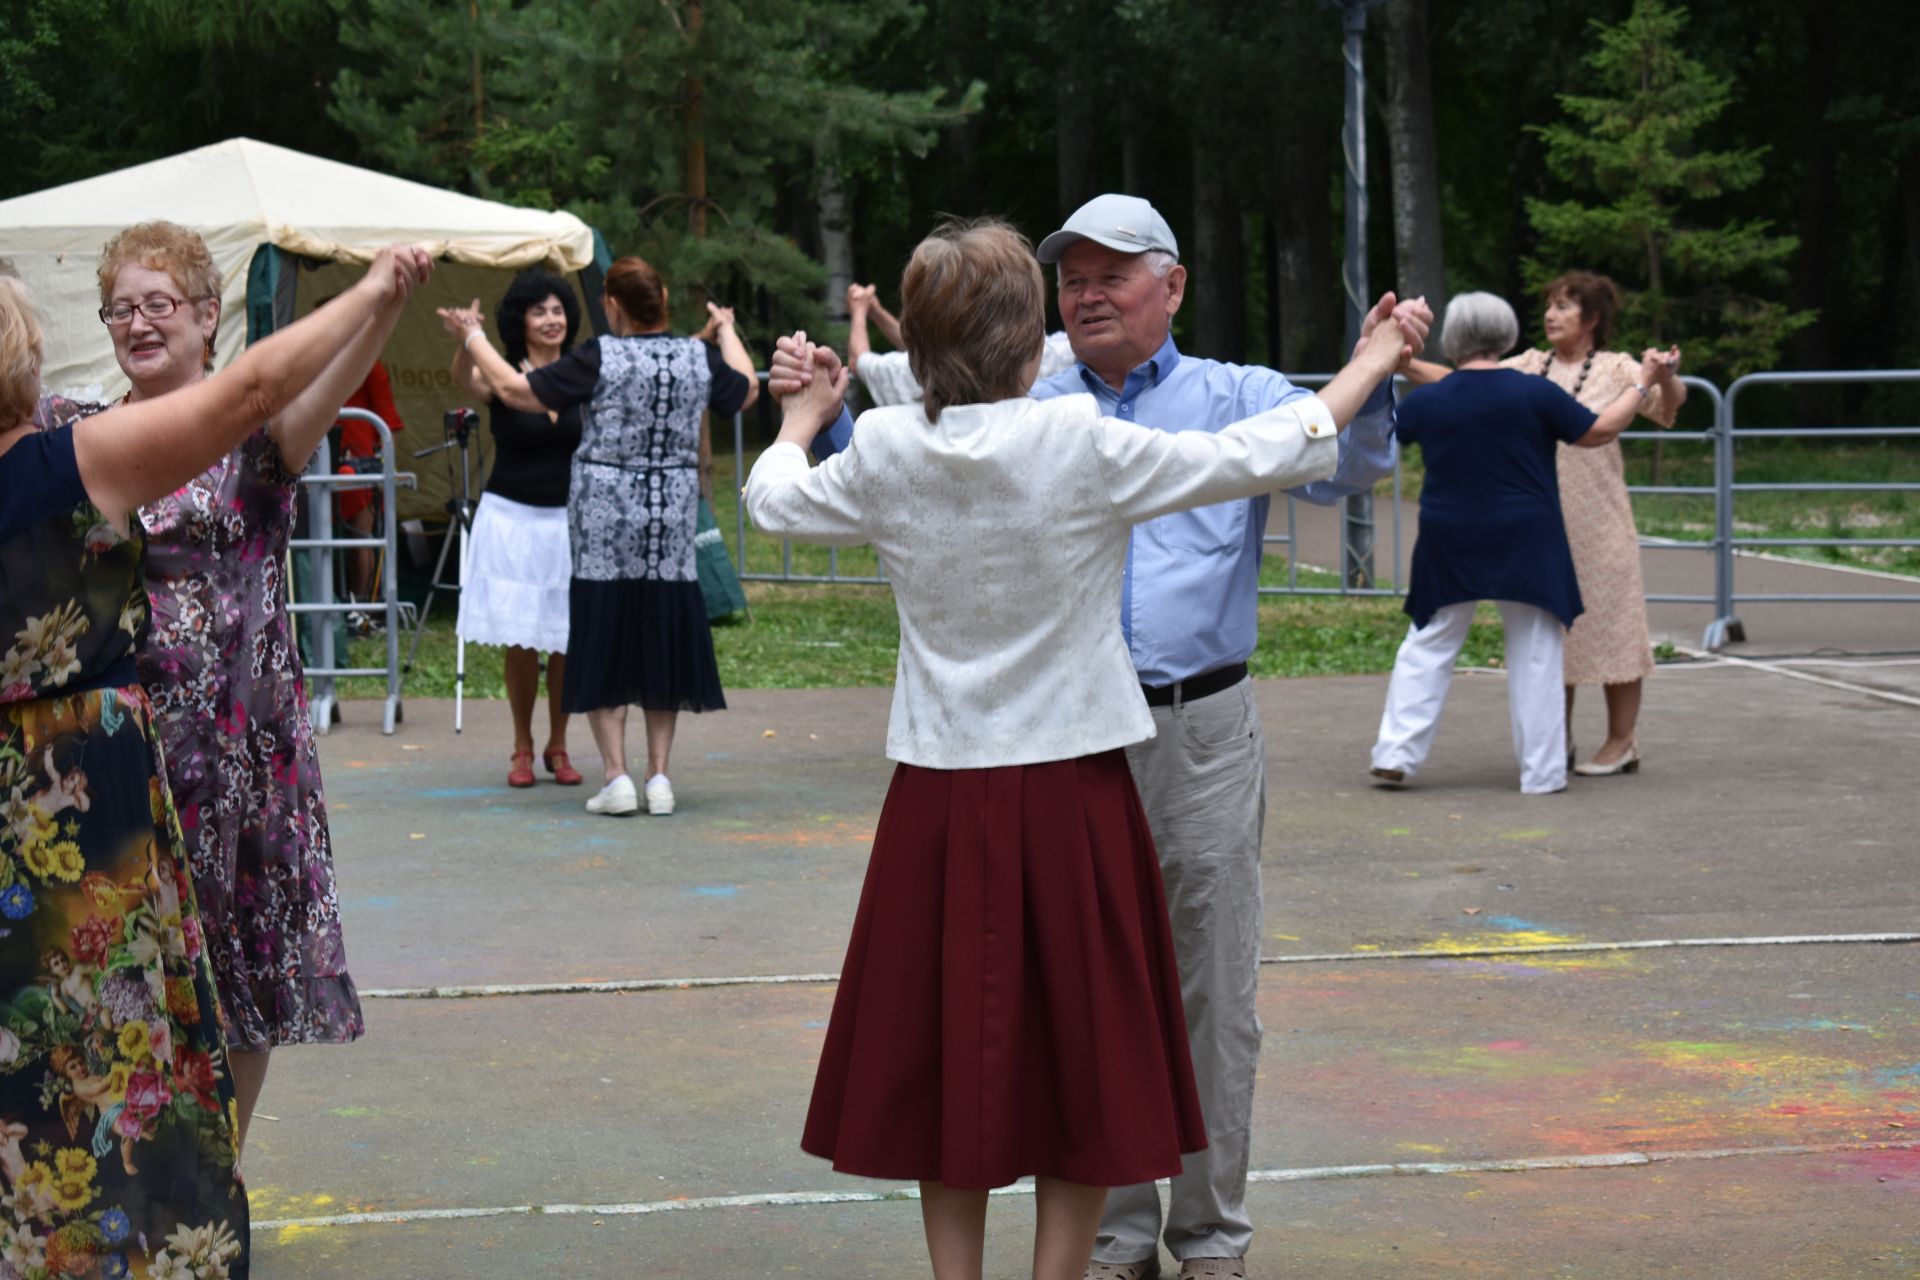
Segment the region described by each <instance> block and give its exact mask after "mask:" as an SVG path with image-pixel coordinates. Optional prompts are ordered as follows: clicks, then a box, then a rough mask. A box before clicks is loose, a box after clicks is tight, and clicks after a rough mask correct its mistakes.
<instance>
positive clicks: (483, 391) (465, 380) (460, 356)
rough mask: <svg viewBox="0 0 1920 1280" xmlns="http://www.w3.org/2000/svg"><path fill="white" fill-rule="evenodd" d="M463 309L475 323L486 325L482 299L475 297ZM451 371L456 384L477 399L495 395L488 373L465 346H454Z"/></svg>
mask: <svg viewBox="0 0 1920 1280" xmlns="http://www.w3.org/2000/svg"><path fill="white" fill-rule="evenodd" d="M462 310H464V311H465V312H467V313H468V314H470V315H471V316H472V317H473V323H474V324H476V325H480V326H482V327H484V326H485V324H486V317H485V316H484V315H482V314H481V311H480V299H478V298H475V299H474V300H473V304H472V305H471V306H468V307H465V308H462ZM450 372H451V373H452V374H453V382H454V385H455V386H458V387H465V388H466V389H467V390H468V391H470V392H472V393H473V396H474V398H475V399H477V400H483V401H484V400H486V399H488V398H489V397H491V396H492V395H493V388H492V387H490V386H488V385H487V379H486V375H484V374H482V373H481V372H480V370H479V368H478V367H477V366H476V365H475V364H474V363H473V357H472V356H470V355H468V354H467V349H466V348H465V347H455V348H454V351H453V365H452V367H451V369H450Z"/></svg>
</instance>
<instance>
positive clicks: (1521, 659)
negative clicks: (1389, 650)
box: [1373, 600, 1567, 795]
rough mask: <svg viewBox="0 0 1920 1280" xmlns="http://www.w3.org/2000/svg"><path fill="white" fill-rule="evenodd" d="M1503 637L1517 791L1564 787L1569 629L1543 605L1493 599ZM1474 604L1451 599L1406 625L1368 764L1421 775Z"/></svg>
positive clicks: (1543, 791) (1534, 792)
mask: <svg viewBox="0 0 1920 1280" xmlns="http://www.w3.org/2000/svg"><path fill="white" fill-rule="evenodd" d="M1494 604H1495V605H1496V606H1498V608H1499V610H1500V622H1501V625H1502V626H1503V627H1504V628H1505V630H1506V637H1507V710H1508V713H1509V714H1510V715H1511V716H1512V718H1513V754H1514V756H1515V758H1516V759H1518V760H1519V762H1520V790H1522V791H1524V792H1526V793H1527V794H1528V795H1545V794H1547V793H1548V792H1552V791H1559V790H1561V789H1563V788H1564V787H1565V786H1566V785H1567V705H1566V692H1565V690H1564V688H1563V687H1562V685H1561V683H1560V655H1561V652H1562V651H1563V649H1564V648H1565V645H1566V636H1567V629H1566V628H1565V627H1563V626H1561V625H1560V620H1559V619H1558V618H1556V617H1554V616H1553V615H1552V614H1550V613H1548V612H1547V611H1546V610H1545V609H1536V608H1535V607H1534V606H1532V605H1530V604H1516V603H1514V602H1513V601H1511V600H1496V601H1494ZM1473 609H1474V606H1473V604H1472V603H1470V602H1469V603H1465V604H1450V605H1448V606H1447V607H1446V608H1444V609H1440V610H1438V611H1437V612H1435V613H1434V615H1433V617H1431V618H1429V619H1428V620H1427V625H1426V626H1424V627H1409V628H1408V629H1407V638H1406V639H1405V640H1403V641H1402V642H1401V644H1400V655H1399V656H1398V657H1397V658H1395V659H1394V660H1393V679H1392V680H1391V681H1389V682H1388V684H1387V708H1386V710H1385V711H1384V712H1382V713H1381V715H1380V737H1379V740H1378V741H1376V742H1375V743H1374V744H1373V767H1374V768H1376V769H1399V770H1401V771H1402V772H1404V773H1405V774H1406V775H1407V776H1408V777H1409V778H1411V777H1412V776H1413V775H1414V774H1416V773H1418V772H1420V766H1421V765H1423V764H1425V763H1426V760H1427V752H1428V751H1430V750H1432V748H1433V735H1434V731H1435V730H1436V729H1438V728H1439V725H1440V708H1441V707H1443V706H1445V705H1446V701H1447V689H1448V687H1449V686H1451V685H1452V684H1453V662H1454V659H1455V658H1458V657H1459V656H1460V649H1461V646H1462V645H1464V644H1466V642H1467V629H1468V628H1469V627H1470V626H1472V624H1473Z"/></svg>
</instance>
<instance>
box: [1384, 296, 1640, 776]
mask: <svg viewBox="0 0 1920 1280" xmlns="http://www.w3.org/2000/svg"><path fill="white" fill-rule="evenodd" d="M1519 337H1520V323H1519V321H1518V320H1517V319H1516V318H1515V317H1514V314H1513V308H1512V307H1510V306H1508V305H1507V304H1506V302H1504V301H1503V300H1501V299H1500V298H1497V297H1495V296H1494V295H1493V294H1490V293H1464V294H1461V295H1460V296H1459V297H1457V298H1455V299H1454V300H1453V302H1452V304H1451V305H1449V306H1448V307H1447V319H1446V325H1445V333H1444V337H1443V339H1442V345H1443V346H1444V348H1445V350H1446V354H1447V358H1448V359H1450V360H1452V361H1453V362H1454V364H1455V367H1456V369H1457V370H1458V371H1459V372H1460V373H1462V374H1466V375H1468V376H1465V377H1453V378H1448V379H1446V380H1445V381H1442V382H1437V383H1434V384H1433V385H1431V386H1428V387H1424V388H1422V389H1420V390H1418V391H1415V392H1414V393H1413V394H1412V395H1410V396H1408V397H1407V398H1406V400H1405V401H1404V402H1403V403H1402V404H1401V405H1400V407H1399V411H1398V414H1397V415H1396V416H1397V425H1396V427H1395V434H1396V435H1397V436H1398V437H1399V440H1400V443H1401V444H1402V445H1403V446H1404V445H1409V444H1417V445H1419V446H1420V452H1421V456H1422V458H1423V459H1424V460H1425V463H1426V481H1425V483H1424V486H1423V488H1422V489H1421V493H1420V536H1419V540H1418V541H1417V542H1415V543H1414V548H1413V580H1412V588H1411V590H1409V591H1408V593H1407V603H1406V610H1407V614H1408V616H1409V617H1411V618H1412V619H1413V626H1412V627H1411V628H1409V629H1408V631H1407V638H1406V640H1405V641H1403V642H1402V643H1401V645H1400V654H1399V656H1398V657H1397V658H1396V659H1395V660H1394V664H1393V678H1392V681H1391V682H1390V683H1389V684H1388V686H1387V706H1386V710H1385V712H1384V713H1383V714H1382V715H1381V717H1380V736H1379V739H1378V741H1376V742H1375V743H1374V747H1373V776H1374V777H1375V778H1376V779H1378V780H1379V781H1380V782H1382V783H1384V784H1386V785H1388V786H1400V785H1403V784H1404V783H1406V782H1407V781H1408V780H1409V779H1411V778H1412V777H1413V776H1414V774H1416V773H1418V772H1419V770H1420V766H1421V765H1422V764H1424V763H1425V762H1426V758H1427V752H1428V751H1429V750H1430V749H1431V748H1432V746H1433V735H1434V731H1435V729H1436V728H1437V727H1438V725H1439V721H1440V709H1441V707H1442V706H1443V705H1445V703H1446V698H1447V688H1448V686H1449V684H1451V682H1452V679H1453V663H1454V659H1455V658H1456V657H1458V656H1459V653H1460V648H1461V646H1462V645H1464V644H1465V643H1466V639H1467V629H1468V627H1469V626H1471V624H1472V622H1473V610H1474V606H1475V605H1476V604H1478V603H1479V602H1480V601H1482V600H1491V601H1493V602H1494V603H1495V604H1496V605H1497V606H1498V607H1499V609H1500V620H1501V623H1502V625H1503V628H1504V630H1505V633H1506V653H1507V696H1508V701H1509V706H1510V710H1511V714H1512V718H1513V749H1514V755H1515V756H1516V757H1518V759H1519V762H1520V790H1522V791H1523V792H1526V793H1528V794H1530V795H1544V794H1547V793H1550V792H1554V791H1560V790H1564V789H1565V787H1566V785H1567V758H1566V757H1567V730H1566V719H1565V716H1564V714H1563V705H1562V704H1563V699H1564V697H1565V695H1564V694H1563V693H1562V691H1561V686H1560V655H1561V650H1562V645H1563V644H1564V642H1565V638H1566V629H1567V627H1568V626H1570V625H1571V624H1572V622H1573V620H1574V619H1575V618H1576V617H1578V616H1579V614H1580V611H1581V606H1580V585H1579V583H1578V582H1577V581H1576V580H1575V578H1574V571H1573V556H1572V553H1571V552H1570V551H1569V550H1568V549H1567V531H1566V526H1565V525H1564V524H1562V523H1561V519H1560V489H1559V482H1558V480H1557V479H1556V475H1555V469H1554V449H1555V447H1556V446H1557V445H1558V444H1559V443H1561V442H1563V441H1564V442H1565V443H1567V444H1570V445H1575V446H1578V447H1580V448H1589V449H1593V448H1599V447H1600V446H1602V445H1605V444H1608V443H1610V442H1611V441H1612V440H1613V438H1614V437H1615V436H1617V435H1619V434H1620V432H1621V431H1622V430H1624V429H1625V428H1626V426H1627V424H1628V423H1630V422H1631V421H1632V420H1633V415H1634V414H1635V413H1636V412H1637V411H1638V410H1639V408H1640V403H1641V401H1643V400H1644V399H1646V397H1647V394H1648V389H1649V388H1650V387H1651V386H1652V385H1653V383H1654V382H1655V380H1656V379H1657V378H1658V377H1659V375H1660V369H1661V365H1662V363H1663V362H1664V361H1665V360H1667V359H1668V358H1669V357H1668V356H1666V355H1664V354H1662V353H1660V352H1656V351H1648V352H1647V353H1645V354H1644V355H1643V356H1642V357H1641V366H1640V376H1639V378H1638V379H1637V380H1636V381H1635V383H1634V385H1633V386H1631V387H1629V388H1628V389H1627V390H1625V391H1623V392H1621V393H1620V395H1619V396H1618V397H1617V398H1616V399H1615V400H1614V401H1613V403H1611V404H1609V405H1607V406H1606V407H1605V408H1604V409H1603V410H1602V411H1601V412H1600V413H1599V414H1598V415H1596V414H1594V413H1593V411H1592V410H1589V409H1587V408H1584V407H1582V406H1581V404H1580V403H1579V402H1578V401H1577V400H1575V399H1574V398H1573V397H1572V396H1570V395H1568V394H1567V393H1566V392H1564V391H1562V390H1561V389H1560V388H1559V387H1557V386H1554V385H1553V384H1552V383H1550V382H1548V381H1547V380H1545V379H1543V378H1535V377H1529V376H1528V375H1526V374H1523V373H1518V372H1515V371H1514V370H1511V369H1502V368H1500V367H1499V364H1498V361H1499V359H1500V357H1501V356H1503V355H1505V354H1506V353H1507V352H1508V351H1509V350H1511V349H1512V347H1513V345H1514V343H1515V342H1517V341H1518V340H1519Z"/></svg>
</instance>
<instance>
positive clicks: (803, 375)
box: [767, 329, 848, 436]
mask: <svg viewBox="0 0 1920 1280" xmlns="http://www.w3.org/2000/svg"><path fill="white" fill-rule="evenodd" d="M773 346H774V350H773V361H772V364H771V366H770V369H769V372H768V375H767V390H768V391H770V392H772V393H773V396H774V398H776V399H777V400H779V401H780V416H781V425H782V428H783V430H784V429H785V428H787V427H796V428H804V429H806V430H807V431H808V434H809V436H812V435H814V434H818V433H819V431H820V430H821V428H823V427H825V426H827V425H828V424H829V423H831V422H832V421H833V420H834V419H835V418H837V417H838V416H839V415H840V410H841V407H842V406H843V404H844V403H845V401H846V396H847V381H848V377H847V370H846V368H845V367H844V366H843V365H842V364H841V363H840V357H839V356H838V355H837V354H835V352H834V350H833V348H831V347H824V346H820V345H818V344H816V343H813V342H809V341H807V333H806V330H804V329H801V330H798V331H796V332H795V333H794V334H793V335H792V336H791V337H786V338H781V339H779V340H778V341H776V342H775V343H774V344H773ZM816 374H818V375H819V376H817V377H816V376H815V375H816Z"/></svg>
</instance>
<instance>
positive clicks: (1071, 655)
mask: <svg viewBox="0 0 1920 1280" xmlns="http://www.w3.org/2000/svg"><path fill="white" fill-rule="evenodd" d="M1336 441H1337V431H1336V428H1335V427H1334V424H1333V418H1332V415H1331V414H1329V413H1328V411H1327V408H1326V406H1325V405H1323V404H1322V403H1321V402H1320V401H1319V400H1318V399H1317V398H1309V399H1304V400H1296V401H1294V402H1292V403H1290V404H1286V405H1282V406H1281V407H1279V408H1277V409H1271V410H1269V411H1267V412H1266V413H1263V414H1261V415H1260V416H1258V417H1255V418H1248V419H1247V420H1245V421H1244V422H1237V423H1235V424H1234V425H1232V426H1231V427H1228V428H1226V429H1225V430H1223V431H1219V432H1210V431H1178V432H1176V431H1156V430H1153V429H1151V428H1147V427H1141V426H1136V425H1134V424H1132V423H1127V422H1121V421H1119V420H1117V419H1114V418H1103V417H1101V416H1100V413H1099V409H1098V408H1097V406H1096V405H1095V402H1094V399H1093V397H1092V396H1089V395H1073V396H1062V397H1060V398H1058V399H1054V400H1031V399H1028V398H1026V397H1024V396H1023V397H1020V398H1018V399H1014V400H1002V401H999V402H997V403H994V404H972V405H955V406H953V407H951V408H948V409H946V410H945V411H943V412H942V413H941V415H940V420H939V421H938V422H935V423H929V422H928V421H927V417H926V414H925V413H924V412H923V411H922V409H921V406H919V405H918V404H912V405H894V406H890V407H888V408H884V409H875V410H872V411H871V412H868V413H865V414H862V415H861V416H860V420H859V422H858V423H857V424H856V425H855V429H854V433H853V442H852V444H851V445H850V446H849V447H848V448H847V449H846V450H845V451H844V452H842V453H839V454H836V455H835V456H833V457H832V458H830V459H828V460H827V461H826V462H825V463H823V464H821V465H820V466H818V467H812V468H809V466H808V462H807V455H806V452H805V451H804V450H802V449H801V448H800V447H799V446H798V445H793V444H776V445H774V446H772V447H771V448H769V449H768V450H767V451H766V452H765V453H763V454H761V455H760V460H759V462H757V463H755V464H754V468H753V473H752V475H751V476H749V477H748V480H747V491H746V504H747V512H748V514H749V515H750V516H752V518H753V523H754V525H755V526H756V527H757V528H759V529H760V530H761V531H762V532H764V533H770V534H774V535H776V536H780V537H791V538H798V539H801V540H803V541H807V542H824V543H834V544H839V545H843V546H850V545H857V544H859V543H865V542H870V543H872V544H873V547H874V550H875V551H877V552H878V553H879V556H880V559H881V561H882V562H883V563H884V564H885V566H886V570H887V576H888V578H889V579H890V580H891V581H892V583H893V594H894V601H895V604H896V605H897V606H898V608H899V610H900V666H899V671H898V675H897V676H896V679H895V682H894V689H893V714H892V717H891V719H890V721H889V723H888V726H887V755H888V757H889V758H890V759H893V760H898V761H901V762H903V763H906V764H913V765H920V766H923V767H926V768H930V769H979V768H990V767H993V766H996V765H1011V764H1035V763H1038V762H1040V761H1044V760H1068V759H1072V758H1074V757H1077V756H1084V755H1092V754H1094V753H1096V752H1101V751H1107V750H1111V749H1112V748H1114V747H1124V746H1127V745H1130V744H1132V743H1135V742H1141V741H1144V740H1145V739H1147V738H1151V737H1152V736H1153V717H1152V716H1151V715H1150V714H1149V713H1148V711H1147V704H1146V699H1145V698H1144V697H1143V696H1142V694H1141V692H1140V685H1139V681H1138V678H1137V677H1136V676H1135V674H1134V669H1133V661H1132V659H1131V658H1130V657H1129V656H1128V654H1127V646H1126V642H1125V639H1124V638H1123V637H1122V635H1121V632H1120V626H1119V619H1120V585H1121V576H1122V570H1123V569H1124V567H1125V563H1126V556H1127V534H1128V531H1129V530H1130V529H1131V528H1132V526H1133V525H1135V524H1137V523H1139V522H1140V521H1143V520H1151V519H1152V518H1154V517H1155V516H1160V515H1165V514H1166V513H1167V512H1169V511H1180V510H1184V509H1186V508H1188V507H1200V506H1206V505H1208V504H1209V503H1215V502H1226V501H1229V500H1232V499H1236V498H1247V497H1252V496H1253V495H1255V494H1258V493H1270V492H1272V491H1274V490H1276V489H1284V488H1288V487H1291V486H1293V485H1297V484H1305V483H1308V482H1310V481H1313V480H1320V479H1324V478H1326V477H1327V476H1330V475H1332V474H1333V470H1334V466H1335V464H1336V462H1337V461H1338V446H1337V443H1336Z"/></svg>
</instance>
